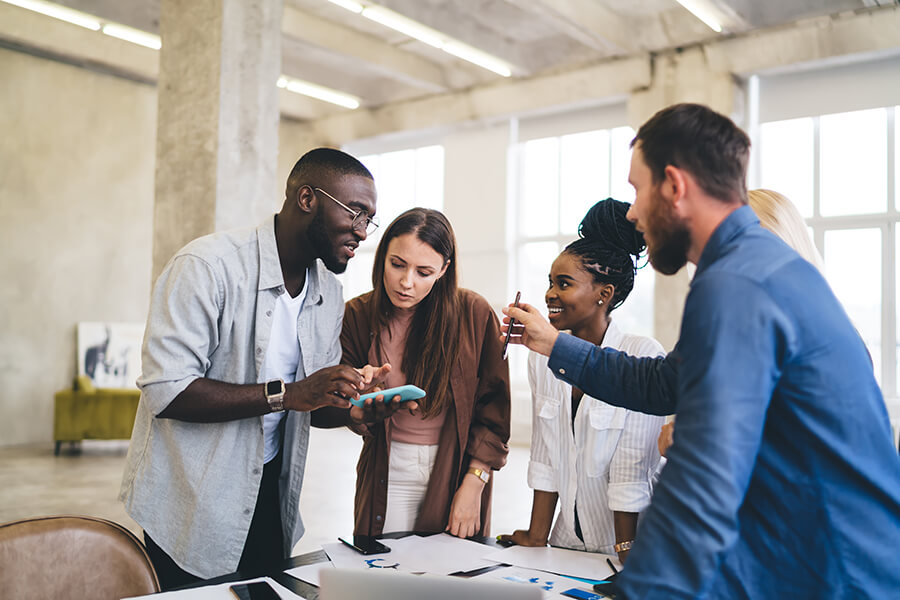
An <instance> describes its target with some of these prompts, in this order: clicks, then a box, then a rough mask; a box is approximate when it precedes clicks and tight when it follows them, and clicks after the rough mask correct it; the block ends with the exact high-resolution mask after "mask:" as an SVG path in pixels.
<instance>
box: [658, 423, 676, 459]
mask: <svg viewBox="0 0 900 600" xmlns="http://www.w3.org/2000/svg"><path fill="white" fill-rule="evenodd" d="M674 441H675V422H674V421H672V422H671V423H666V424H665V425H663V426H662V429H661V430H660V432H659V437H658V438H657V439H656V447H657V448H658V449H659V455H660V456H662V457H665V455H666V452H667V451H668V450H669V446H671V445H672V443H673V442H674Z"/></svg>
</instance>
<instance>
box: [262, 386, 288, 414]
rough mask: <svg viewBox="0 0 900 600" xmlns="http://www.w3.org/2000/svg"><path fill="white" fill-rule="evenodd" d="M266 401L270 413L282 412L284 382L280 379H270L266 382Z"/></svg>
mask: <svg viewBox="0 0 900 600" xmlns="http://www.w3.org/2000/svg"><path fill="white" fill-rule="evenodd" d="M265 385H266V401H267V402H268V403H269V411H270V412H281V411H283V410H284V391H285V389H284V381H283V380H281V379H272V380H271V381H267V382H266V384H265Z"/></svg>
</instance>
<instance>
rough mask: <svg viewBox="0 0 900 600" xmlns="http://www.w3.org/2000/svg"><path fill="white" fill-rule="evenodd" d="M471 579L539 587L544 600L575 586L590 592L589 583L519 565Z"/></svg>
mask: <svg viewBox="0 0 900 600" xmlns="http://www.w3.org/2000/svg"><path fill="white" fill-rule="evenodd" d="M472 579H485V580H489V581H502V582H504V583H510V584H513V585H531V586H538V587H540V588H541V593H542V594H543V597H544V600H555V599H557V598H565V596H562V595H561V592H564V591H566V590H570V589H572V588H577V589H579V590H581V591H584V592H590V593H592V592H593V590H592V588H591V585H590V584H588V583H584V582H581V581H578V580H575V579H570V578H568V577H565V576H562V575H556V574H554V573H547V572H546V571H539V570H536V569H523V568H521V567H501V568H499V569H494V570H493V571H488V572H487V573H482V574H481V575H476V576H475V577H473V578H472Z"/></svg>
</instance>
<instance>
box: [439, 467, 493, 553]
mask: <svg viewBox="0 0 900 600" xmlns="http://www.w3.org/2000/svg"><path fill="white" fill-rule="evenodd" d="M483 489H484V483H483V482H482V481H481V479H479V478H478V477H476V476H474V475H471V474H467V475H466V476H465V477H463V481H462V483H461V484H460V486H459V489H457V490H456V493H455V494H454V495H453V502H452V503H451V504H450V522H449V523H447V527H446V529H444V531H446V532H448V533H450V534H451V535H455V536H456V537H460V538H467V537H472V536H473V535H475V534H476V533H478V532H479V530H481V491H482V490H483Z"/></svg>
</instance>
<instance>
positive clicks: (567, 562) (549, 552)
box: [482, 546, 620, 579]
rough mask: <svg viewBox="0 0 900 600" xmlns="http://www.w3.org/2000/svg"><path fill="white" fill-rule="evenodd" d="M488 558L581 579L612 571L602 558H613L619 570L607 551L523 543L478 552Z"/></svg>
mask: <svg viewBox="0 0 900 600" xmlns="http://www.w3.org/2000/svg"><path fill="white" fill-rule="evenodd" d="M482 556H483V557H484V558H486V559H488V560H493V561H496V562H501V563H506V564H508V565H513V566H516V567H522V568H526V569H537V570H538V571H547V572H548V573H557V574H559V575H569V576H571V577H582V578H584V579H603V578H604V577H607V576H609V575H611V574H612V569H610V568H609V565H608V564H606V559H607V558H608V559H610V560H612V561H613V564H614V565H616V568H617V569H619V568H620V565H619V559H618V558H617V557H615V556H610V555H608V554H595V553H593V552H580V551H578V550H567V549H564V548H551V547H549V546H544V547H542V548H529V547H526V546H511V547H509V548H505V549H503V550H499V551H495V552H490V553H488V554H483V555H482Z"/></svg>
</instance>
